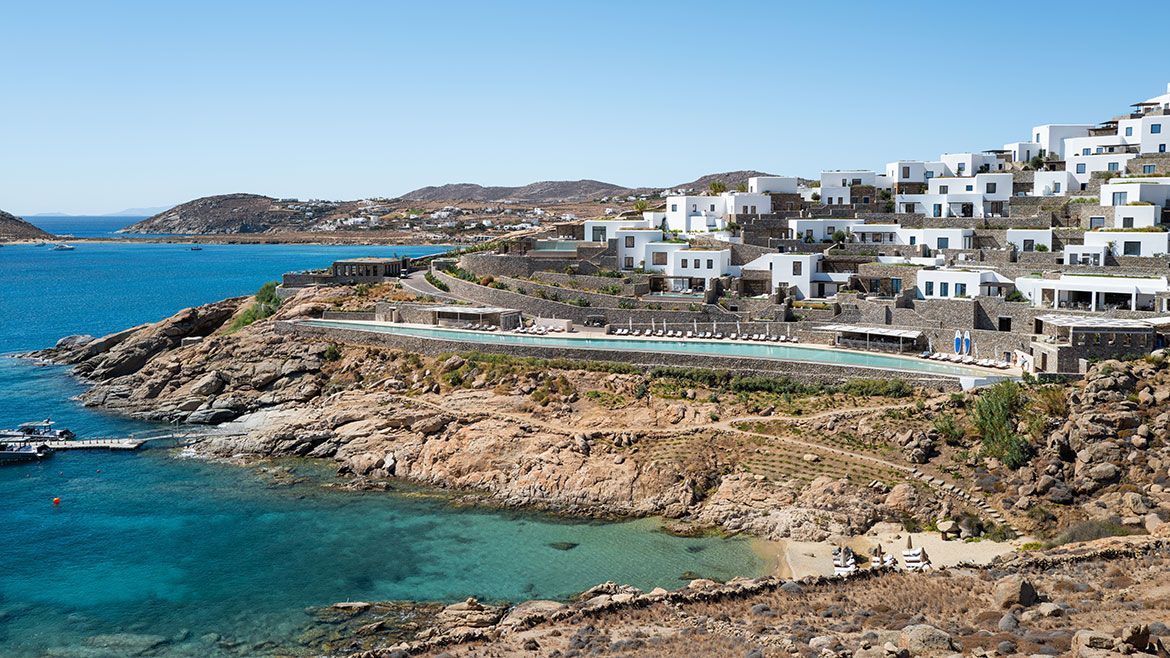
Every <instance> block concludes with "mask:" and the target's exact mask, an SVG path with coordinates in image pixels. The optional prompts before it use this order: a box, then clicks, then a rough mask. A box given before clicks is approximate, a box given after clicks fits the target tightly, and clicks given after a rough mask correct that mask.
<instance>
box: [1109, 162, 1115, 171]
mask: <svg viewBox="0 0 1170 658" xmlns="http://www.w3.org/2000/svg"><path fill="white" fill-rule="evenodd" d="M1109 171H1117V163H1116V162H1110V163H1109Z"/></svg>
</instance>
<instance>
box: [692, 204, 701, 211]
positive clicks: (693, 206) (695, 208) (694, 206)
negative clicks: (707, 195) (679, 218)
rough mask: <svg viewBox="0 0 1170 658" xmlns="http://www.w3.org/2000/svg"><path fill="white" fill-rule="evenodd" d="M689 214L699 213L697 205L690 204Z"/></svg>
mask: <svg viewBox="0 0 1170 658" xmlns="http://www.w3.org/2000/svg"><path fill="white" fill-rule="evenodd" d="M691 212H699V204H697V203H692V204H691Z"/></svg>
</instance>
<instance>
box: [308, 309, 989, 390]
mask: <svg viewBox="0 0 1170 658" xmlns="http://www.w3.org/2000/svg"><path fill="white" fill-rule="evenodd" d="M301 324H305V325H308V326H313V327H329V328H334V329H350V330H359V331H371V332H376V333H386V334H397V335H402V336H414V337H418V338H434V339H440V338H442V339H447V340H452V339H455V340H462V341H467V342H469V343H480V344H491V345H535V346H541V347H564V348H571V349H590V350H606V351H625V352H670V353H674V354H701V355H704V356H736V357H745V358H752V359H771V360H776V361H795V362H801V363H813V364H817V363H821V364H831V365H839V366H855V367H859V368H878V369H883V370H900V371H903V372H914V373H923V374H929V375H942V376H947V377H987V376H988V373H986V372H983V371H980V370H976V369H974V368H966V367H963V366H961V365H951V364H945V363H938V362H936V361H928V360H925V359H917V358H913V357H904V356H894V355H890V354H867V353H863V352H852V351H848V350H838V349H831V348H823V347H812V346H808V345H804V346H802V345H777V344H771V343H767V344H765V343H744V342H736V341H713V340H686V341H683V340H671V339H669V338H664V339H661V340H659V339H640V338H608V337H605V338H603V337H594V336H574V337H569V336H560V335H546V336H529V335H525V334H513V333H507V332H504V333H501V332H483V331H464V330H460V329H437V328H431V327H420V326H417V325H402V324H387V323H375V322H363V321H357V320H302V321H301Z"/></svg>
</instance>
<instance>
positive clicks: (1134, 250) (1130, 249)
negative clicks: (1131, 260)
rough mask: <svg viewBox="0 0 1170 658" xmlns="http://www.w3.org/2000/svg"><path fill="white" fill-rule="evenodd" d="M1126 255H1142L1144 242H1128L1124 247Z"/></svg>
mask: <svg viewBox="0 0 1170 658" xmlns="http://www.w3.org/2000/svg"><path fill="white" fill-rule="evenodd" d="M1122 249H1123V250H1124V254H1125V255H1126V256H1141V255H1142V243H1140V242H1126V243H1125V245H1124V246H1123V247H1122Z"/></svg>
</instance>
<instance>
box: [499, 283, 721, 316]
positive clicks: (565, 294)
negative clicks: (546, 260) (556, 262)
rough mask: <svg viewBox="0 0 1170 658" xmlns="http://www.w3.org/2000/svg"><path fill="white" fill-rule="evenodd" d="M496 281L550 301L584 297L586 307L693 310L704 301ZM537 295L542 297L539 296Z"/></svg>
mask: <svg viewBox="0 0 1170 658" xmlns="http://www.w3.org/2000/svg"><path fill="white" fill-rule="evenodd" d="M620 280H621V279H614V281H620ZM496 281H499V282H500V283H503V284H505V285H507V286H508V288H509V289H510V290H511V291H515V292H517V293H518V294H527V295H529V296H532V295H533V293H535V292H538V291H539V292H542V293H544V295H545V297H544V298H545V299H547V300H549V301H553V300H559V301H562V302H568V301H569V300H571V299H584V300H586V301H588V302H589V306H588V307H586V308H621V306H620V304H623V303H624V304H626V305H633V306H634V307H635V308H643V309H648V308H649V305H650V304H655V305H657V306H659V307H660V308H662V309H667V310H674V311H687V310H691V309H690V306H692V305H701V304H702V303H703V300H702V299H701V298H700V299H698V300H696V301H695V302H669V301H661V302H659V301H654V302H651V301H647V300H646V299H640V300H639V299H634V298H631V297H621V296H618V295H610V294H606V293H602V292H590V291H588V290H577V289H575V288H567V287H563V286H553V285H546V284H543V283H537V282H536V281H531V280H528V279H514V278H512V277H509V276H499V277H496ZM648 288H649V286H647V292H649V289H648ZM520 290H524V293H519V291H520ZM536 297H537V298H538V299H540V297H539V296H536ZM651 310H654V309H651Z"/></svg>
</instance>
